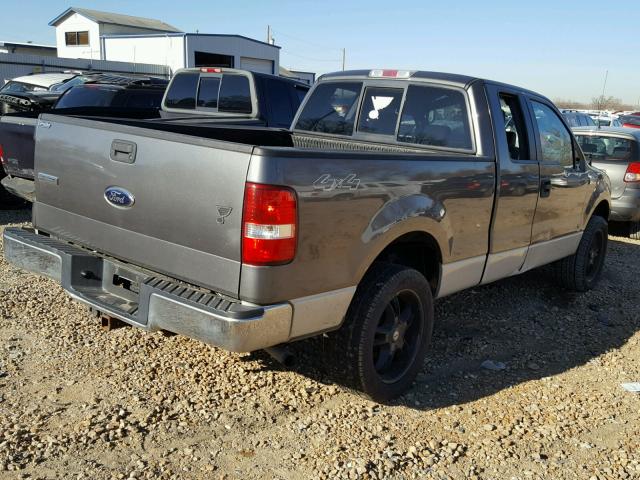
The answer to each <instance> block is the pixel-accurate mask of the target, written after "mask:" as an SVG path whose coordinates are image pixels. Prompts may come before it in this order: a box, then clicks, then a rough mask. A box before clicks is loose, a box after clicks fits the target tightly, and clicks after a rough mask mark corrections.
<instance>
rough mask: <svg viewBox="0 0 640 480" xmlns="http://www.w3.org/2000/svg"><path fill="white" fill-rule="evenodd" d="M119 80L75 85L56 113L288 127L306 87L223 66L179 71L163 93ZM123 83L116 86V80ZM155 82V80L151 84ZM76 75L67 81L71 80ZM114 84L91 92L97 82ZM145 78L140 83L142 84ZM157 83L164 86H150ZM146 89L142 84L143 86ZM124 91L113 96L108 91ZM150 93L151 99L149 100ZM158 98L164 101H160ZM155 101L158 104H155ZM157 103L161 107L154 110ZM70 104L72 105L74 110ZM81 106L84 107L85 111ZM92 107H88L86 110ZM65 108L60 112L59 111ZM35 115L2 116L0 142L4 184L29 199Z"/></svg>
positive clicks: (146, 82) (32, 190) (137, 81)
mask: <svg viewBox="0 0 640 480" xmlns="http://www.w3.org/2000/svg"><path fill="white" fill-rule="evenodd" d="M116 80H117V78H116V77H114V76H109V77H108V78H104V79H100V80H96V81H94V82H92V83H88V84H85V85H84V86H75V87H74V88H72V89H70V90H69V91H68V92H67V93H65V94H64V95H63V96H62V97H60V99H59V100H58V101H57V103H56V104H55V107H54V108H55V110H56V111H55V112H52V113H56V114H60V115H80V114H84V115H92V116H100V115H103V116H110V117H121V118H144V117H145V116H146V118H155V117H160V116H162V117H164V118H158V119H157V121H159V122H166V123H177V124H182V125H191V124H209V125H213V126H215V125H220V124H225V125H246V126H269V127H282V128H289V126H290V125H291V121H292V120H293V116H294V115H295V113H296V111H297V109H298V107H299V106H300V102H301V101H302V99H303V98H304V96H305V95H306V93H307V92H308V90H309V86H308V85H305V84H303V83H300V82H296V81H294V80H291V79H288V78H284V77H276V76H273V75H266V74H260V73H253V72H249V71H246V70H235V69H226V68H194V69H185V70H179V71H178V72H177V73H176V75H175V76H174V77H173V79H172V80H171V82H170V83H169V86H168V87H167V88H166V93H165V95H164V97H163V98H162V92H163V91H164V90H165V86H166V81H165V80H158V79H132V78H128V79H127V78H126V77H125V78H124V79H122V80H121V81H120V82H117V81H116ZM127 80H128V83H127V85H126V89H125V87H124V86H122V87H118V86H115V85H117V84H118V83H120V84H121V85H124V83H126V82H127ZM151 80H154V83H153V84H150V83H149V82H150V81H151ZM73 81H74V79H72V80H70V81H69V82H73ZM98 82H99V83H101V84H107V83H108V84H112V85H114V86H113V87H103V88H102V89H101V90H100V91H96V90H95V88H96V87H95V86H94V85H97V83H98ZM143 82H144V83H143ZM160 82H162V83H161V85H162V90H157V89H156V90H155V91H154V90H153V89H155V88H156V87H158V86H159V85H158V83H160ZM143 87H146V88H143ZM116 88H122V89H123V91H122V92H120V93H118V94H117V95H116V94H111V90H114V89H116ZM151 96H152V99H153V103H152V104H150V103H149V100H150V97H151ZM161 98H162V101H161ZM156 102H157V104H156ZM160 103H161V107H162V109H161V111H158V108H159V107H160ZM72 107H73V109H72ZM80 107H87V108H86V109H85V110H83V109H82V108H80ZM89 107H90V108H89ZM61 109H64V110H61ZM36 121H37V114H14V115H7V116H5V117H2V118H0V146H1V147H2V148H3V150H4V152H5V155H4V159H5V160H4V166H5V171H6V173H7V174H8V175H9V177H8V178H5V179H4V180H2V185H4V187H5V188H6V189H7V190H8V191H10V192H11V193H13V194H14V195H17V196H19V197H21V198H24V199H26V200H29V201H30V202H32V201H33V199H34V195H35V188H34V184H33V144H34V140H33V131H34V128H35V127H34V125H35V122H36Z"/></svg>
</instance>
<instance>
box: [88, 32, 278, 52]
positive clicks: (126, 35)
mask: <svg viewBox="0 0 640 480" xmlns="http://www.w3.org/2000/svg"><path fill="white" fill-rule="evenodd" d="M100 37H101V38H150V37H220V38H239V39H241V40H246V41H248V42H254V43H259V44H261V45H264V46H266V47H271V48H277V49H281V48H282V47H280V46H279V45H273V44H271V43H267V42H263V41H262V40H256V39H255V38H251V37H245V36H244V35H238V34H235V33H185V32H173V33H109V34H107V35H100Z"/></svg>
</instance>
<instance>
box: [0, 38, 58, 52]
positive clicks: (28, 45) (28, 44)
mask: <svg viewBox="0 0 640 480" xmlns="http://www.w3.org/2000/svg"><path fill="white" fill-rule="evenodd" d="M0 46H4V47H25V48H50V49H51V50H56V46H55V45H41V44H39V43H31V42H5V41H3V40H0Z"/></svg>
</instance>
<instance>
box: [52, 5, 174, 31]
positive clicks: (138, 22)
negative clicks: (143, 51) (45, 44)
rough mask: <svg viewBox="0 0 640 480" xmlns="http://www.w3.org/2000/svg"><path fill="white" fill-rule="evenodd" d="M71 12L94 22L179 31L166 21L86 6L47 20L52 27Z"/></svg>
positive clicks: (74, 8)
mask: <svg viewBox="0 0 640 480" xmlns="http://www.w3.org/2000/svg"><path fill="white" fill-rule="evenodd" d="M72 13H77V14H79V15H82V16H83V17H87V18H88V19H89V20H93V21H94V22H96V23H108V24H111V25H125V26H127V27H136V28H145V29H147V30H157V31H160V32H180V31H181V30H179V29H177V28H176V27H174V26H172V25H169V24H168V23H164V22H161V21H160V20H154V19H153V18H144V17H132V16H130V15H121V14H119V13H110V12H100V11H98V10H89V9H88V8H78V7H70V8H67V9H66V10H65V11H64V12H62V13H61V14H60V15H58V16H57V17H56V18H54V19H53V20H51V21H50V22H49V25H50V26H52V27H55V26H57V25H58V24H59V23H60V22H61V21H62V20H64V19H65V18H67V17H68V16H69V15H71V14H72Z"/></svg>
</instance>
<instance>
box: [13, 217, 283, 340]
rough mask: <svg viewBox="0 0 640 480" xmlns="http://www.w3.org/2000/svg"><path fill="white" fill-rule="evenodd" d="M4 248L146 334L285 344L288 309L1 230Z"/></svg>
mask: <svg viewBox="0 0 640 480" xmlns="http://www.w3.org/2000/svg"><path fill="white" fill-rule="evenodd" d="M3 240H4V252H5V253H4V255H5V258H6V259H7V261H9V262H10V263H12V264H13V265H15V266H17V267H19V268H23V269H25V270H28V271H31V272H34V273H37V274H40V275H44V276H47V277H49V278H51V279H53V280H54V281H56V282H58V283H60V284H61V285H62V287H63V288H64V289H65V290H66V291H67V292H68V293H69V295H71V296H72V297H73V298H75V299H76V300H79V301H81V302H83V303H85V304H87V305H89V306H91V307H94V308H95V309H97V310H100V311H101V312H103V313H104V314H107V315H110V316H113V317H115V318H119V319H120V320H123V321H124V322H127V323H129V324H131V325H134V326H136V327H139V328H142V329H144V330H148V331H156V330H168V331H171V332H175V333H178V334H181V335H185V336H187V337H191V338H194V339H197V340H200V341H202V342H205V343H208V344H210V345H215V346H218V347H221V348H224V349H226V350H231V351H235V352H250V351H254V350H260V349H262V348H266V347H271V346H274V345H278V344H280V343H285V342H287V341H288V340H289V339H290V333H291V325H292V317H293V312H292V306H291V304H290V303H279V304H274V305H268V306H257V305H249V304H245V303H242V302H239V301H237V300H231V299H229V298H227V297H223V296H221V295H218V294H215V293H212V292H210V291H205V290H200V289H198V288H196V287H192V286H190V285H186V284H183V283H180V282H177V281H175V280H172V279H169V278H166V277H161V276H158V275H157V274H155V273H153V272H149V271H145V270H142V269H139V268H137V267H134V266H132V265H130V264H123V263H120V262H118V261H116V260H113V259H110V258H106V257H102V256H98V255H96V254H95V253H94V252H90V251H88V250H84V249H81V248H78V247H76V246H74V245H71V244H69V243H66V242H62V241H59V240H55V239H53V238H50V237H46V236H44V235H38V234H36V233H35V232H32V231H30V230H26V229H20V228H7V229H5V231H4V236H3Z"/></svg>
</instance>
